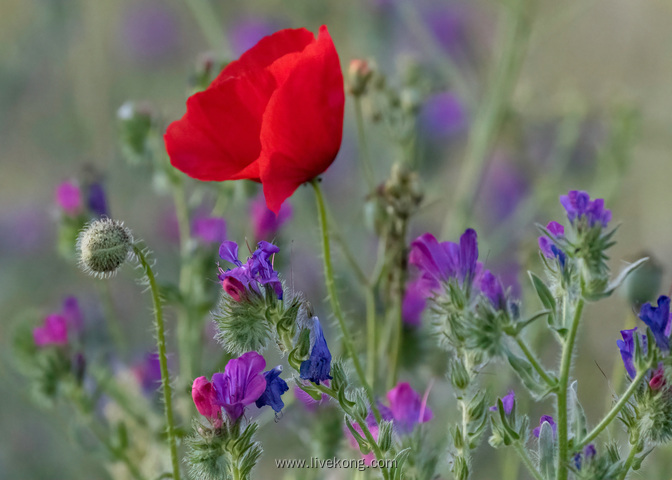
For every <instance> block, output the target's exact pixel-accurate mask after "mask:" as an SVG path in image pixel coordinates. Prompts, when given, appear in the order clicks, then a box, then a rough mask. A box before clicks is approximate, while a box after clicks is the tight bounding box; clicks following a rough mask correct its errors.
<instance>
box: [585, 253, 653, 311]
mask: <svg viewBox="0 0 672 480" xmlns="http://www.w3.org/2000/svg"><path fill="white" fill-rule="evenodd" d="M648 261H649V257H644V258H640V259H639V260H637V261H636V262H635V263H631V264H630V265H628V266H627V267H625V268H624V269H623V270H621V273H619V274H618V276H617V277H616V278H614V279H613V280H612V281H611V282H609V284H608V285H607V287H606V288H605V290H604V291H603V292H602V293H599V294H594V295H591V296H590V300H593V301H594V300H599V299H601V298H606V297H608V296H610V295H611V294H612V293H614V290H616V289H617V288H618V287H620V286H621V285H622V284H623V282H625V280H626V279H627V278H628V275H630V274H631V273H632V272H634V271H635V270H637V269H638V268H639V267H641V266H642V265H644V263H646V262H648Z"/></svg>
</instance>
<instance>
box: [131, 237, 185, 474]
mask: <svg viewBox="0 0 672 480" xmlns="http://www.w3.org/2000/svg"><path fill="white" fill-rule="evenodd" d="M133 252H134V253H135V255H136V256H137V257H138V260H139V261H140V265H141V266H142V269H143V270H144V272H145V277H147V283H148V284H149V289H150V291H151V292H152V302H153V304H154V319H155V326H156V345H157V348H158V350H159V364H160V366H161V384H162V386H163V389H162V393H163V401H164V405H165V409H164V411H165V415H166V426H167V430H168V444H169V445H170V457H171V460H172V465H173V479H174V480H180V461H179V459H178V457H177V442H176V440H175V438H176V435H175V421H174V419H173V399H172V388H171V386H170V373H169V372H168V360H167V358H166V334H165V326H164V322H163V309H162V308H161V297H160V295H159V287H158V285H157V284H156V278H155V277H154V272H153V271H152V266H151V265H150V263H149V262H148V261H147V257H146V255H145V253H144V252H143V251H142V249H141V248H139V247H138V246H137V245H133Z"/></svg>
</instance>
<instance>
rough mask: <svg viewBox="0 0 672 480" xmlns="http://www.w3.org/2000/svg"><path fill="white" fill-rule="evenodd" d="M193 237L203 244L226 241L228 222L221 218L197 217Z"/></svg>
mask: <svg viewBox="0 0 672 480" xmlns="http://www.w3.org/2000/svg"><path fill="white" fill-rule="evenodd" d="M191 233H192V235H193V236H194V237H195V238H196V239H198V240H200V241H201V242H202V243H204V244H206V245H208V244H211V243H222V242H224V241H226V221H225V220H224V219H223V218H219V217H196V218H195V219H194V221H193V222H192V226H191Z"/></svg>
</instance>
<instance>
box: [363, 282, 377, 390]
mask: <svg viewBox="0 0 672 480" xmlns="http://www.w3.org/2000/svg"><path fill="white" fill-rule="evenodd" d="M365 295H366V374H367V380H368V382H369V385H371V387H372V388H373V387H374V386H375V383H376V298H375V296H374V294H373V290H372V289H371V288H368V287H367V288H366V291H365Z"/></svg>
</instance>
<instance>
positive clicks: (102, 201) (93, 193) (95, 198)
mask: <svg viewBox="0 0 672 480" xmlns="http://www.w3.org/2000/svg"><path fill="white" fill-rule="evenodd" d="M86 206H87V207H88V209H89V210H90V211H91V213H93V214H94V215H95V216H97V217H102V216H109V212H108V209H107V199H106V198H105V190H104V189H103V185H102V184H101V183H100V182H94V183H92V184H90V185H89V186H88V188H87V193H86Z"/></svg>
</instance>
